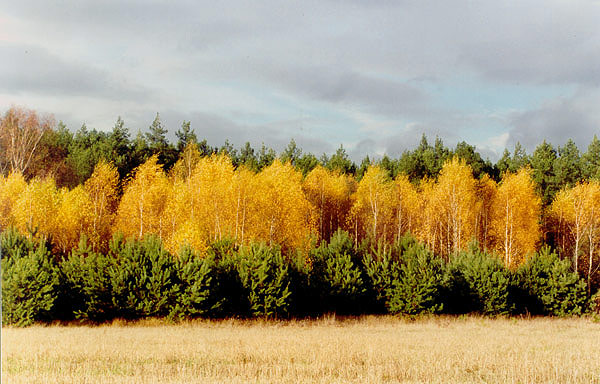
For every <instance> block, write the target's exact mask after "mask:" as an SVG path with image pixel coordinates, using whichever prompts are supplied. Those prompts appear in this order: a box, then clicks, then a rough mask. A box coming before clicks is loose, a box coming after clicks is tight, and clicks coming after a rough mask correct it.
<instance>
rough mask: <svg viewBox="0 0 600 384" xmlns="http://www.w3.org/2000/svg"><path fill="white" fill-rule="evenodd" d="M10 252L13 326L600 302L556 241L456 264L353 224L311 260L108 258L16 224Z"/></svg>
mask: <svg viewBox="0 0 600 384" xmlns="http://www.w3.org/2000/svg"><path fill="white" fill-rule="evenodd" d="M0 249H1V252H2V254H3V257H2V270H1V272H2V322H3V324H4V325H17V326H26V325H30V324H32V323H34V322H50V321H57V320H58V321H72V320H75V319H77V320H80V321H86V322H94V323H99V322H103V321H110V320H112V319H115V318H122V319H140V318H147V317H161V318H167V319H171V320H175V321H177V320H181V319H189V318H196V317H203V318H227V317H232V316H235V317H244V318H246V317H266V318H289V317H294V318H298V317H306V316H310V317H314V316H322V315H323V314H327V313H336V314H340V315H361V314H384V313H390V314H404V315H410V316H414V315H419V314H422V313H449V314H462V313H479V314H482V315H492V316H496V315H515V314H521V315H522V314H530V315H553V316H567V315H581V314H584V313H587V312H588V311H590V310H591V311H594V310H597V306H598V302H597V301H598V298H597V297H596V298H594V297H592V298H590V297H589V296H588V295H587V294H586V288H585V286H586V283H585V281H584V280H583V279H581V278H580V277H579V276H578V274H577V273H575V272H573V271H572V270H571V267H570V262H569V260H561V259H560V258H559V257H558V256H557V255H556V254H555V253H552V252H551V251H550V250H549V248H548V247H545V248H543V249H542V250H541V251H540V252H538V253H535V254H533V255H532V256H531V257H530V258H529V259H528V260H527V262H526V263H524V264H522V265H521V266H519V267H518V268H517V269H514V270H512V269H509V268H506V267H505V266H504V265H503V263H502V262H501V261H500V260H499V259H498V258H497V257H496V256H495V255H493V254H489V253H486V252H484V251H482V250H480V249H478V248H477V247H476V246H474V245H472V246H470V247H469V248H468V249H466V250H464V251H460V252H459V253H458V254H456V255H454V257H453V258H452V259H451V260H449V261H445V260H444V259H442V258H440V257H439V256H437V255H435V254H434V253H432V252H431V251H430V250H428V249H427V248H426V247H425V246H424V245H423V244H422V243H419V242H418V241H416V240H415V239H414V238H413V237H411V236H404V237H403V238H401V239H399V240H398V241H397V242H395V243H394V244H392V245H391V246H390V247H388V248H387V249H384V248H383V247H381V246H376V247H373V246H367V244H365V243H363V244H361V246H360V247H359V248H356V247H355V246H354V244H353V240H352V238H351V237H350V235H349V234H348V233H347V232H344V231H336V232H335V233H334V234H333V235H332V236H331V239H330V240H329V241H324V242H322V243H321V244H320V245H319V246H315V247H312V248H310V249H309V250H308V252H307V254H306V255H304V257H306V258H307V259H308V260H310V262H304V260H305V259H304V258H303V257H290V255H289V254H288V255H287V256H286V254H285V253H283V252H282V250H281V248H280V247H278V246H271V247H270V246H267V245H266V244H265V243H264V242H263V243H256V242H251V243H249V244H247V245H236V244H234V243H233V242H232V241H231V240H221V241H215V242H212V243H211V244H210V245H209V247H208V248H207V249H206V251H205V252H203V253H202V254H199V253H197V252H195V251H194V250H193V249H191V248H190V247H184V248H182V249H181V250H180V251H179V253H178V254H177V255H173V254H171V253H169V252H167V251H166V250H165V248H164V247H163V245H162V243H161V241H160V240H159V239H158V238H157V237H155V236H149V237H146V238H144V239H143V240H133V239H129V240H126V239H125V238H124V237H123V236H122V235H116V236H115V237H113V238H112V239H111V241H110V244H109V247H108V249H107V250H106V252H103V253H101V252H96V251H94V250H93V249H92V248H91V247H90V245H89V244H88V243H87V241H86V240H85V238H82V239H81V241H80V243H79V245H78V246H77V248H75V249H73V250H72V252H70V253H69V255H68V256H65V257H64V258H61V259H57V258H56V257H54V256H53V255H52V253H51V250H50V249H51V245H50V244H48V243H47V242H44V241H37V242H36V241H32V240H31V239H29V238H28V237H26V236H24V235H21V234H19V233H18V232H16V231H15V230H12V229H10V230H7V231H4V232H2V233H0ZM298 256H301V255H298Z"/></svg>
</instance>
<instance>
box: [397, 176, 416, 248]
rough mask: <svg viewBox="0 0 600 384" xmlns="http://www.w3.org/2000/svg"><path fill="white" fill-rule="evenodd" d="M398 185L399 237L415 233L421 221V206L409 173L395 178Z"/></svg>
mask: <svg viewBox="0 0 600 384" xmlns="http://www.w3.org/2000/svg"><path fill="white" fill-rule="evenodd" d="M394 184H395V186H396V196H395V202H394V203H395V211H396V215H395V216H396V233H397V237H398V238H400V236H402V235H404V234H405V233H407V232H408V233H413V232H414V230H415V228H416V227H417V225H418V223H419V219H420V216H421V209H420V208H421V207H420V200H419V195H418V193H417V190H416V188H415V186H414V185H413V184H412V183H411V182H410V180H409V179H408V176H407V175H404V174H400V175H398V176H396V179H395V180H394Z"/></svg>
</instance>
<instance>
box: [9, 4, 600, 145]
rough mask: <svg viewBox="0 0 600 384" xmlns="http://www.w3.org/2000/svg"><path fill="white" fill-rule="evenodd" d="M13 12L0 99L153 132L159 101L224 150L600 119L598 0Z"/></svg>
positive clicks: (541, 134)
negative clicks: (247, 144)
mask: <svg viewBox="0 0 600 384" xmlns="http://www.w3.org/2000/svg"><path fill="white" fill-rule="evenodd" d="M2 8H3V9H2V10H0V20H8V21H9V22H7V23H6V24H3V25H4V29H5V31H2V33H0V41H3V42H0V54H1V55H2V57H9V58H10V60H3V61H2V62H1V63H0V83H1V84H2V85H3V87H2V88H3V89H2V91H1V92H0V93H1V94H0V104H2V105H0V107H7V106H9V105H10V104H11V103H13V102H18V101H21V100H25V102H26V103H27V104H28V105H29V106H30V107H31V108H35V109H40V110H49V111H53V112H55V114H56V115H57V117H59V118H60V116H68V118H69V119H70V120H72V121H86V122H87V123H88V126H91V127H106V129H108V128H109V127H110V126H111V122H114V119H115V118H116V116H117V115H122V116H123V117H124V118H125V119H126V122H127V121H130V122H131V126H132V128H133V129H134V130H135V129H137V128H141V129H142V130H144V129H147V126H148V125H149V123H150V122H151V119H152V118H153V117H154V113H156V111H159V112H161V114H162V113H163V112H164V116H165V119H167V120H169V119H171V117H169V114H171V113H172V115H173V119H172V120H173V121H172V123H171V122H170V121H169V124H171V126H174V127H175V129H173V131H174V130H176V128H177V127H178V126H179V125H180V124H181V120H182V119H183V118H185V119H186V120H191V121H192V126H196V127H198V128H202V129H205V128H204V127H211V128H210V129H209V128H206V131H203V132H202V134H199V136H202V135H204V136H206V137H207V139H209V141H211V142H213V143H214V144H213V145H220V144H222V143H223V142H224V141H225V139H229V140H230V141H232V142H233V141H236V142H240V143H241V144H243V142H244V141H246V140H249V141H251V142H252V143H253V144H254V143H258V144H260V142H262V141H265V143H268V144H269V145H273V146H277V147H279V148H283V147H284V146H285V145H286V144H287V142H289V139H290V138H292V137H293V138H295V139H296V141H297V142H298V143H302V144H303V146H306V147H307V148H306V149H305V150H307V151H308V150H311V151H315V152H316V153H320V152H322V151H323V152H325V151H327V152H329V153H331V152H332V151H333V150H335V148H336V147H337V146H338V145H339V143H340V142H341V143H344V145H345V146H346V147H347V149H348V150H349V152H350V150H351V149H352V150H354V152H353V153H356V154H357V156H358V154H360V156H362V154H363V153H364V154H366V153H367V152H369V151H372V152H373V153H383V152H387V153H388V154H390V155H397V154H400V153H401V152H402V151H403V150H405V149H408V148H412V147H413V146H414V145H417V144H418V141H419V140H420V137H421V134H422V133H425V134H427V136H428V137H429V138H430V139H431V140H432V141H433V140H434V139H435V137H436V136H440V137H441V138H442V139H443V140H444V142H445V143H446V144H447V145H454V144H455V143H456V142H458V141H462V140H465V141H467V142H469V143H477V144H478V145H479V146H480V147H481V148H482V150H486V148H488V149H490V150H491V151H494V150H495V148H496V147H498V145H501V143H500V141H498V140H496V139H498V137H503V136H502V134H503V133H506V132H508V131H509V130H510V135H509V138H508V139H507V141H506V143H507V145H513V144H514V141H516V140H521V141H522V142H524V143H525V142H527V143H531V144H528V145H535V144H533V143H534V142H535V143H537V142H539V141H541V140H542V139H543V138H545V137H547V136H548V138H549V139H551V140H554V141H556V142H561V141H564V140H560V137H559V136H560V134H561V129H560V128H559V127H563V126H565V125H567V124H571V126H573V128H572V129H573V132H574V133H573V135H575V136H577V137H579V136H581V137H582V138H580V139H577V140H584V136H586V135H587V133H588V132H589V131H590V129H592V127H594V126H597V125H596V123H597V122H598V118H597V112H595V111H596V107H595V106H594V102H595V103H596V105H598V104H597V100H598V98H597V94H598V88H599V86H600V49H598V41H600V29H599V28H598V27H597V20H598V19H599V18H600V3H598V2H597V1H585V0H573V1H570V2H564V1H560V0H556V1H555V0H550V1H541V0H523V1H520V2H513V3H505V2H497V1H477V2H473V1H470V0H459V1H458V2H451V3H450V2H426V1H425V2H423V1H409V0H406V1H386V0H382V1H371V2H365V1H352V2H340V1H335V0H332V1H317V0H307V1H305V2H286V3H285V4H282V3H281V2H277V1H274V0H267V1H255V2H216V3H215V2H204V1H189V0H181V1H162V0H153V1H143V0H130V1H117V0H108V1H102V2H97V1H75V0H66V1H63V2H60V3H58V4H57V3H56V2H48V1H42V0H32V1H27V2H20V1H13V2H8V3H7V4H6V5H5V6H3V7H2ZM9 41H10V43H8V42H9ZM25 51H27V53H25ZM463 82H465V83H463ZM463 85H464V86H463ZM581 90H586V91H581ZM580 92H583V93H580ZM579 93H580V94H579ZM558 94H560V97H558V96H556V95H558ZM576 94H578V95H576ZM512 95H517V96H518V97H514V98H513V97H511V96H512ZM594 95H596V96H594ZM552 98H554V100H549V101H546V102H545V103H543V100H545V99H552ZM586 100H587V101H586ZM590 100H591V101H590ZM32 103H33V104H32ZM169 111H170V112H169ZM515 111H516V112H515ZM497 116H500V117H501V118H498V117H497ZM559 123H560V124H559ZM213 127H214V128H213ZM502 130H504V131H502ZM529 132H531V133H529ZM557 139H558V140H557ZM586 140H587V139H586ZM353 143H357V144H353ZM352 146H355V147H356V148H352ZM353 156H354V155H353Z"/></svg>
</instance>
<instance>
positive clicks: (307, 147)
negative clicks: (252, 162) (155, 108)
mask: <svg viewBox="0 0 600 384" xmlns="http://www.w3.org/2000/svg"><path fill="white" fill-rule="evenodd" d="M160 116H161V120H162V121H163V122H164V125H165V126H166V127H167V129H168V130H169V135H170V139H171V140H172V141H174V142H175V140H176V139H175V132H176V131H177V130H178V129H179V127H180V126H181V123H182V122H183V121H184V120H186V121H190V122H191V127H192V129H193V130H194V132H195V133H196V136H197V137H198V139H199V140H203V139H206V141H207V142H208V143H209V144H210V145H212V146H217V147H220V146H221V145H223V144H224V142H225V140H228V141H229V143H231V144H232V145H233V146H234V147H235V148H240V147H242V146H243V145H244V144H245V143H246V142H250V143H251V144H252V146H253V147H254V148H255V150H258V149H260V146H261V144H262V143H264V144H265V145H266V146H267V147H271V148H273V149H275V150H276V151H277V152H281V151H282V150H283V149H284V148H285V147H286V146H287V145H288V143H289V142H290V140H292V139H294V140H295V141H296V143H297V144H298V146H299V147H300V148H301V149H302V150H303V152H306V153H308V152H310V153H313V154H314V155H315V156H317V157H319V154H321V153H324V152H326V153H329V152H331V151H332V145H331V144H330V143H328V142H326V141H324V140H321V139H319V138H316V137H312V136H309V135H305V134H303V133H302V132H298V130H296V129H295V128H296V123H295V122H293V121H291V122H288V121H282V122H275V123H270V124H239V123H236V122H234V121H232V120H229V119H227V118H223V117H222V116H219V115H216V114H212V113H205V112H197V111H196V112H191V113H180V112H177V111H166V112H164V113H161V114H160ZM148 125H150V122H148Z"/></svg>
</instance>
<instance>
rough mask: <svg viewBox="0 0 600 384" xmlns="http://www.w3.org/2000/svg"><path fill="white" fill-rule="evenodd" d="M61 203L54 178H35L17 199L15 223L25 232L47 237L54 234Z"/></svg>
mask: <svg viewBox="0 0 600 384" xmlns="http://www.w3.org/2000/svg"><path fill="white" fill-rule="evenodd" d="M59 203H60V197H59V193H58V191H57V189H56V184H55V183H54V180H53V179H51V178H48V179H44V180H40V179H37V178H36V179H33V180H31V181H30V182H29V184H28V185H27V187H26V188H25V189H24V190H23V191H22V192H21V194H20V195H19V196H18V198H17V200H16V201H15V206H14V210H13V217H14V220H15V221H14V224H15V226H16V227H17V229H18V230H19V232H21V233H23V234H27V235H29V236H30V237H34V238H44V239H46V238H48V236H49V235H52V234H54V233H53V230H54V228H55V222H56V217H57V211H58V207H59Z"/></svg>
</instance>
